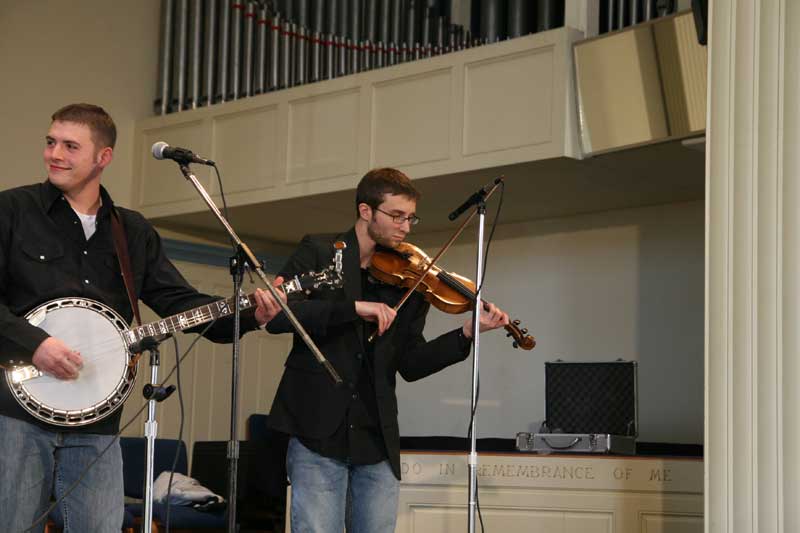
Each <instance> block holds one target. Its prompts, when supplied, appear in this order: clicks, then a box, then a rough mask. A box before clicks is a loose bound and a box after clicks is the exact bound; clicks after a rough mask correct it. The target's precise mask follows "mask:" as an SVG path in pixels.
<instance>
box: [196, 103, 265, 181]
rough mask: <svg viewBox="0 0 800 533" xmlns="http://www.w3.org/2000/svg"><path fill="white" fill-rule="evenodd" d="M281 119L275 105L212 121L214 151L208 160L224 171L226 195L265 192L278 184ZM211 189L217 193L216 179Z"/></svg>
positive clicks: (220, 117)
mask: <svg viewBox="0 0 800 533" xmlns="http://www.w3.org/2000/svg"><path fill="white" fill-rule="evenodd" d="M278 120H279V117H278V107H277V106H275V105H272V106H265V107H262V108H256V109H249V110H247V111H246V112H242V113H234V114H230V115H223V116H219V117H215V118H214V119H213V139H214V149H213V151H212V152H211V153H212V154H213V155H211V156H209V157H211V158H213V159H214V160H215V161H216V163H217V166H218V167H219V168H220V169H222V171H223V172H224V174H223V175H224V177H225V192H226V193H235V192H244V191H251V190H254V189H265V188H269V187H274V186H275V185H276V184H277V183H276V182H277V181H278V180H279V177H280V175H279V173H278V165H279V158H278V154H279V152H278V147H279V146H280V143H279V140H280V139H279V138H278V135H279V132H280V130H279V124H278ZM198 153H202V152H198ZM212 187H213V189H212V190H213V191H215V192H216V191H217V190H218V187H217V183H216V180H214V181H213V184H212ZM191 192H193V190H192V191H191Z"/></svg>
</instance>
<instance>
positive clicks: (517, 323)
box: [511, 319, 519, 326]
mask: <svg viewBox="0 0 800 533" xmlns="http://www.w3.org/2000/svg"><path fill="white" fill-rule="evenodd" d="M511 323H512V324H514V325H515V326H519V319H516V320H514V321H512V322H511Z"/></svg>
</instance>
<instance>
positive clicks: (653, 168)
mask: <svg viewBox="0 0 800 533" xmlns="http://www.w3.org/2000/svg"><path fill="white" fill-rule="evenodd" d="M499 175H503V176H505V183H506V185H505V195H504V197H503V208H502V213H501V218H500V223H506V224H507V223H513V222H524V221H530V220H536V219H544V218H553V217H561V216H567V215H575V214H580V213H589V212H596V211H606V210H611V209H620V208H627V207H635V206H645V205H657V204H666V203H673V202H683V201H689V200H699V199H702V198H703V196H704V191H705V179H704V176H705V153H704V152H703V151H702V150H697V149H696V147H695V148H691V147H688V146H686V145H685V143H682V142H681V141H669V142H663V143H658V144H651V145H647V146H641V147H638V148H632V149H626V150H622V151H617V152H613V153H606V154H603V155H598V156H594V157H590V158H587V159H583V160H576V159H570V158H557V159H549V160H545V161H534V162H530V163H522V164H516V165H508V166H502V167H496V168H492V169H486V170H481V171H473V172H466V173H460V174H451V175H443V176H437V177H434V178H425V179H419V180H415V181H414V184H415V185H416V186H417V187H418V189H419V190H420V191H421V192H422V200H421V201H420V202H419V204H418V210H417V215H418V216H419V217H420V218H421V219H422V221H421V222H420V224H419V225H418V226H416V227H415V228H414V232H415V233H417V234H420V233H428V232H436V231H443V230H448V229H454V228H455V227H456V224H457V222H451V221H449V220H448V218H447V215H448V214H449V213H450V211H452V210H453V209H454V208H455V207H457V206H458V205H460V204H461V203H462V202H463V201H464V200H465V199H466V198H467V197H468V196H470V195H471V194H472V193H473V192H475V191H476V190H477V189H478V188H480V187H482V186H483V185H485V184H486V183H488V182H490V181H492V180H493V179H494V178H495V177H496V176H499ZM498 193H499V190H498ZM354 196H355V192H354V190H353V189H350V190H345V191H337V192H334V193H327V194H320V195H313V196H304V197H300V198H293V199H288V200H279V201H274V202H265V203H259V204H251V205H244V206H237V207H232V208H230V219H231V224H232V225H233V227H234V228H235V229H236V231H237V232H238V233H239V235H240V236H241V238H242V239H243V240H244V241H245V242H251V241H257V242H258V243H262V244H263V243H274V244H284V245H293V244H295V243H296V242H298V241H299V240H300V238H301V237H302V236H303V235H305V234H307V233H320V232H331V231H338V230H344V229H347V228H348V227H349V226H350V225H352V223H353V221H354V219H355V205H354ZM498 199H499V194H497V195H495V196H494V197H493V198H491V199H490V200H489V213H490V214H492V213H494V209H496V205H497V204H496V202H497V200H498ZM152 221H153V222H154V223H155V224H156V225H157V226H159V227H162V228H166V229H171V230H175V231H179V232H181V233H186V234H189V235H195V236H198V237H202V238H204V239H211V240H215V241H219V242H221V243H225V242H227V240H226V239H225V238H224V235H223V234H222V232H221V231H220V230H221V228H220V226H219V222H218V221H217V220H216V219H215V218H214V217H213V215H211V214H210V213H208V212H199V213H189V214H182V215H176V216H168V217H159V218H153V219H152ZM465 237H466V235H465Z"/></svg>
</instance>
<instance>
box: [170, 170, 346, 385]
mask: <svg viewBox="0 0 800 533" xmlns="http://www.w3.org/2000/svg"><path fill="white" fill-rule="evenodd" d="M179 166H180V169H181V172H182V173H183V176H184V177H185V178H186V179H187V180H188V181H190V182H191V183H192V185H194V188H195V189H197V192H198V193H199V194H200V196H201V197H202V198H203V200H204V201H205V202H206V205H208V207H209V209H211V211H212V212H213V213H214V215H215V216H216V217H217V220H219V222H220V224H222V226H223V227H224V228H225V230H226V231H227V232H228V234H229V235H230V237H231V239H232V240H233V242H234V243H235V244H236V246H237V247H238V248H239V249H240V250H242V253H243V254H244V255H245V259H246V260H247V262H248V263H250V267H251V268H252V269H253V270H254V271H255V272H256V274H257V275H258V277H259V278H261V281H262V282H263V283H264V286H265V287H266V288H267V290H268V291H269V293H270V294H271V295H272V297H273V298H275V300H276V301H277V302H278V305H280V307H281V309H282V310H283V312H284V313H286V317H287V318H288V319H289V321H290V322H291V323H292V325H293V326H294V328H295V330H296V331H297V334H298V335H299V336H300V338H301V339H303V342H305V343H306V346H308V349H309V350H311V353H313V354H314V357H315V358H316V359H317V362H319V364H321V365H322V366H323V367H324V368H325V370H326V371H327V372H328V374H329V375H330V376H331V378H332V379H333V381H334V382H335V383H336V385H341V384H342V378H341V377H340V376H339V374H338V373H337V372H336V369H335V368H333V365H331V363H330V361H328V360H327V359H326V358H325V356H324V355H322V352H320V351H319V348H317V345H316V344H314V341H313V340H312V339H311V337H310V336H309V335H308V333H307V332H306V330H305V328H303V325H302V324H300V321H299V320H297V317H296V316H294V313H292V310H291V309H289V306H288V305H286V303H285V302H284V301H283V300H281V299H280V298H279V297H278V293H277V292H276V291H275V288H274V287H273V286H272V284H271V283H270V282H269V279H267V275H266V273H265V272H264V270H263V269H262V268H261V262H260V261H259V260H258V258H257V257H256V256H255V254H253V252H252V251H251V250H250V248H249V247H248V246H247V245H246V244H245V243H244V242H242V240H241V239H240V238H239V235H237V234H236V231H235V230H234V229H233V227H231V225H230V224H229V223H228V221H227V220H226V219H225V216H224V215H223V214H222V213H221V212H220V210H219V208H218V207H217V205H216V204H215V203H214V200H212V199H211V196H209V194H208V192H206V190H205V188H204V187H203V186H202V185H201V184H200V182H199V181H198V180H197V176H195V175H194V174H193V173H192V171H191V169H190V168H189V166H188V165H185V164H180V165H179Z"/></svg>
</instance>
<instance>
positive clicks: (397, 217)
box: [375, 207, 419, 226]
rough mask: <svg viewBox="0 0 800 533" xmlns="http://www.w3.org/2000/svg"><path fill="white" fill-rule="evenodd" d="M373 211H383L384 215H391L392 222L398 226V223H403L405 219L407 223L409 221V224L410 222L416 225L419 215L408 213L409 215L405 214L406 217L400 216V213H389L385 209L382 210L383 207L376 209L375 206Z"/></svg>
mask: <svg viewBox="0 0 800 533" xmlns="http://www.w3.org/2000/svg"><path fill="white" fill-rule="evenodd" d="M375 211H380V212H381V213H383V214H384V215H387V216H390V217H392V222H394V223H395V224H397V225H398V226H399V225H400V224H403V223H404V222H405V221H406V220H407V221H408V223H409V224H411V225H412V226H416V225H417V224H418V223H419V217H418V216H417V215H410V216H407V217H404V216H400V215H393V214H391V213H387V212H386V211H384V210H383V209H378V208H377V207H376V208H375Z"/></svg>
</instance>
